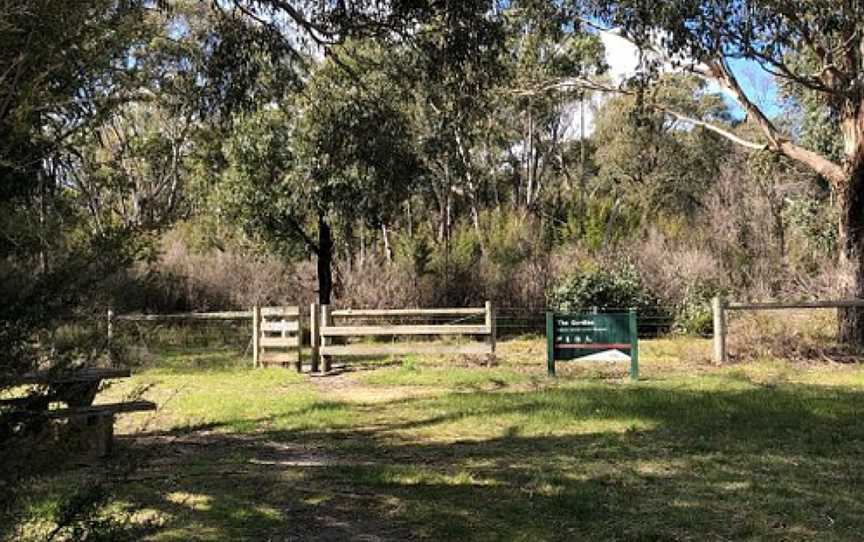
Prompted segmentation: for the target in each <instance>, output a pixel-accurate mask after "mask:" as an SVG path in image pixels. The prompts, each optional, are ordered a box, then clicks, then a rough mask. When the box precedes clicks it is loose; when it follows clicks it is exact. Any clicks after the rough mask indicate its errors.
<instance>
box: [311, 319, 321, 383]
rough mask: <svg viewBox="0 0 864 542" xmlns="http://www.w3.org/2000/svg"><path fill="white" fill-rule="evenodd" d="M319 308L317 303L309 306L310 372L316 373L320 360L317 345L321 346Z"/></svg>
mask: <svg viewBox="0 0 864 542" xmlns="http://www.w3.org/2000/svg"><path fill="white" fill-rule="evenodd" d="M320 322H321V307H320V306H319V305H318V303H312V304H311V305H310V306H309V350H310V352H309V355H310V356H311V358H312V359H311V360H310V361H311V363H312V372H313V373H317V372H318V369H319V367H318V362H319V360H320V359H321V357H320V353H319V350H318V345H319V344H321V343H320V341H321V326H320Z"/></svg>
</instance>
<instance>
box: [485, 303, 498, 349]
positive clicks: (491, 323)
mask: <svg viewBox="0 0 864 542" xmlns="http://www.w3.org/2000/svg"><path fill="white" fill-rule="evenodd" d="M486 327H487V328H488V329H489V348H490V349H491V351H492V354H494V353H495V331H496V326H495V309H494V308H493V307H492V302H491V301H487V302H486Z"/></svg>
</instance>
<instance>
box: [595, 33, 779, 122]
mask: <svg viewBox="0 0 864 542" xmlns="http://www.w3.org/2000/svg"><path fill="white" fill-rule="evenodd" d="M600 39H601V40H602V41H603V45H604V47H605V48H606V63H607V64H609V72H610V75H611V76H612V77H613V79H615V80H616V81H620V80H621V79H623V78H624V77H626V76H628V75H631V74H633V72H634V70H635V69H636V65H637V51H636V47H635V46H634V45H633V44H632V43H630V42H629V41H627V40H626V39H624V38H622V37H621V36H619V35H617V34H613V33H611V32H601V33H600ZM730 67H731V68H732V71H733V72H734V74H735V75H736V77H737V78H738V82H739V83H740V84H741V87H742V88H743V90H744V93H745V94H746V95H747V97H748V98H749V99H750V100H752V101H753V102H755V103H756V104H757V105H758V106H759V107H760V108H761V109H762V110H763V111H765V112H766V113H767V114H768V116H769V117H771V116H774V115H776V114H778V113H779V112H780V103H779V99H778V95H777V85H776V84H775V83H774V80H773V78H772V77H771V75H770V74H769V73H768V72H766V71H765V70H763V69H762V67H761V66H759V64H757V63H755V62H753V61H750V60H733V61H731V62H730ZM714 90H716V91H718V92H722V93H723V94H724V95H725V92H724V91H723V89H721V88H720V87H719V86H714ZM726 98H727V101H728V103H729V105H730V108H731V110H732V111H733V112H734V113H735V114H736V116H738V117H740V118H743V116H744V111H742V110H741V108H740V107H739V106H738V104H737V103H736V102H735V101H734V100H733V99H732V98H731V97H730V96H728V95H726Z"/></svg>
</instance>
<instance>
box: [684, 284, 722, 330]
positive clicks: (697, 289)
mask: <svg viewBox="0 0 864 542" xmlns="http://www.w3.org/2000/svg"><path fill="white" fill-rule="evenodd" d="M719 292H720V290H719V289H718V288H717V287H716V286H714V285H712V284H707V283H705V282H699V281H697V282H695V283H693V284H691V285H688V286H687V288H686V289H685V290H684V298H683V299H682V300H681V301H680V303H679V304H678V306H677V307H675V324H674V328H675V331H676V332H677V333H682V334H685V335H705V334H707V333H710V332H711V326H712V325H713V318H714V316H713V314H712V312H711V298H712V297H714V296H715V295H717V294H718V293H719Z"/></svg>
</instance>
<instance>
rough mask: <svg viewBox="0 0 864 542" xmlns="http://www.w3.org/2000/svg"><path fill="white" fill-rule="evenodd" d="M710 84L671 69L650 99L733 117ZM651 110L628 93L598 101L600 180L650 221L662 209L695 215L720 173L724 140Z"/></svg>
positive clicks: (696, 113) (698, 113)
mask: <svg viewBox="0 0 864 542" xmlns="http://www.w3.org/2000/svg"><path fill="white" fill-rule="evenodd" d="M705 87H706V85H705V84H704V83H703V82H700V81H699V80H698V79H696V78H693V77H686V76H680V75H677V76H666V77H664V78H663V80H662V81H658V84H657V85H656V86H655V87H654V88H653V89H652V92H651V93H650V95H648V96H644V97H643V99H644V100H648V101H649V102H650V104H652V105H656V108H657V109H662V108H675V109H676V110H679V111H683V112H686V113H687V115H688V116H690V117H692V118H698V119H705V118H708V119H717V120H720V119H726V120H729V119H730V115H729V112H728V111H727V108H726V105H725V103H724V101H723V99H722V98H721V97H720V96H718V95H716V94H712V93H710V92H707V90H706V88H705ZM693 96H698V98H696V99H694V98H693ZM647 109H648V110H645V111H641V112H640V111H638V110H637V103H636V99H635V97H634V96H629V95H628V96H618V97H613V98H610V99H608V100H606V101H605V102H604V103H602V105H601V106H600V107H599V108H598V110H597V112H596V115H595V118H596V121H595V128H594V133H593V134H592V140H593V143H594V145H595V147H596V149H597V150H596V153H595V159H596V161H597V164H598V168H599V169H598V174H597V179H595V183H597V184H599V185H600V186H598V188H599V189H600V191H601V193H602V192H605V193H607V194H609V195H610V196H611V197H612V198H613V199H614V200H615V201H616V202H618V205H626V206H629V207H630V208H632V209H634V210H636V211H637V212H638V213H639V215H640V217H641V223H642V224H643V225H644V224H646V223H647V221H648V220H647V219H648V218H649V217H650V216H651V215H655V214H658V213H661V214H666V215H667V216H681V217H688V216H689V217H691V218H692V217H693V216H694V214H695V213H696V211H697V210H698V208H699V202H700V200H701V196H702V195H704V194H705V193H706V192H707V191H708V190H709V189H710V187H711V183H712V180H713V178H714V177H715V176H716V175H717V172H718V170H719V165H720V160H721V157H722V155H723V153H724V151H725V150H726V148H725V147H726V144H725V141H720V140H719V137H718V136H717V135H716V134H713V133H711V132H710V131H707V130H704V129H702V128H696V129H689V127H688V125H687V123H682V122H681V121H680V120H678V119H677V118H675V117H673V116H669V115H664V114H663V113H662V111H657V110H654V109H653V108H647ZM610 218H612V217H610Z"/></svg>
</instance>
